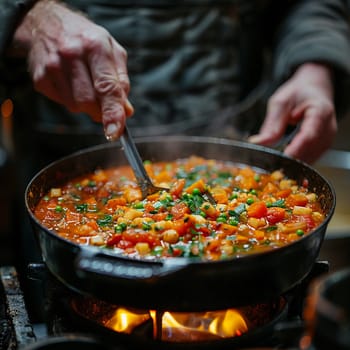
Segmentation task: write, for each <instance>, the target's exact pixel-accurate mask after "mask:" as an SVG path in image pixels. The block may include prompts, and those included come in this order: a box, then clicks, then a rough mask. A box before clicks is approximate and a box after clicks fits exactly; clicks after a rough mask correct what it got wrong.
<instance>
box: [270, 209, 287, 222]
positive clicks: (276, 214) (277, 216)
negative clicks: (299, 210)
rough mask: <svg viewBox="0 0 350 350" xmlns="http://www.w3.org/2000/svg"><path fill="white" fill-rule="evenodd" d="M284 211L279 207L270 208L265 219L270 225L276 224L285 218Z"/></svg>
mask: <svg viewBox="0 0 350 350" xmlns="http://www.w3.org/2000/svg"><path fill="white" fill-rule="evenodd" d="M285 215H286V211H285V209H283V208H280V207H272V208H268V209H267V215H266V219H267V221H268V222H269V223H270V224H276V223H277V222H280V221H282V220H283V219H284V218H285Z"/></svg>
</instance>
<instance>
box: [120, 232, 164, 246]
mask: <svg viewBox="0 0 350 350" xmlns="http://www.w3.org/2000/svg"><path fill="white" fill-rule="evenodd" d="M122 237H123V240H126V241H129V242H132V243H133V244H134V245H135V244H136V243H139V242H145V243H148V244H149V245H150V247H155V246H156V245H160V239H159V237H158V236H156V235H154V234H152V233H150V232H136V231H135V230H126V231H125V232H123V233H122Z"/></svg>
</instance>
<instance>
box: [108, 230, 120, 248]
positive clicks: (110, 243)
mask: <svg viewBox="0 0 350 350" xmlns="http://www.w3.org/2000/svg"><path fill="white" fill-rule="evenodd" d="M121 239H122V235H121V233H117V234H115V235H113V236H112V237H111V238H110V239H109V240H108V241H107V242H106V244H107V245H108V246H109V247H111V246H113V245H116V244H118V243H119V242H120V240H121Z"/></svg>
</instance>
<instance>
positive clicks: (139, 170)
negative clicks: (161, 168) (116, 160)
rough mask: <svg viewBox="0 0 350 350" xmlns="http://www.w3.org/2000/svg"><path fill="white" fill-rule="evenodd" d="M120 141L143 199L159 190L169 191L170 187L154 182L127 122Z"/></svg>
mask: <svg viewBox="0 0 350 350" xmlns="http://www.w3.org/2000/svg"><path fill="white" fill-rule="evenodd" d="M120 142H121V144H122V146H123V149H124V154H125V156H126V158H127V160H128V162H129V164H130V166H131V168H132V170H133V172H134V175H135V177H136V181H137V183H138V185H139V186H140V188H141V193H142V199H145V198H146V197H147V196H149V195H150V194H153V193H156V192H159V191H169V188H163V187H158V186H155V185H154V184H153V183H152V181H151V179H150V178H149V176H148V174H147V172H146V169H145V167H144V165H143V161H142V159H141V156H140V154H139V152H138V150H137V148H136V145H135V142H134V140H133V139H132V137H131V134H130V132H129V129H128V127H127V125H126V124H125V127H124V131H123V134H122V135H121V136H120Z"/></svg>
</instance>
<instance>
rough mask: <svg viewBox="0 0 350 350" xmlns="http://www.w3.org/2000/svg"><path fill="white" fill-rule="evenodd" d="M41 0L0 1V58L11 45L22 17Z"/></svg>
mask: <svg viewBox="0 0 350 350" xmlns="http://www.w3.org/2000/svg"><path fill="white" fill-rule="evenodd" d="M37 1H39V0H0V57H1V56H2V55H3V54H4V52H5V50H6V48H7V46H8V45H9V44H10V42H11V39H12V36H13V34H14V32H15V30H16V27H17V25H18V24H19V23H20V21H21V19H22V17H23V16H24V15H25V14H26V12H27V11H29V10H30V8H31V7H32V6H33V5H34V4H35V3H36V2H37Z"/></svg>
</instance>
